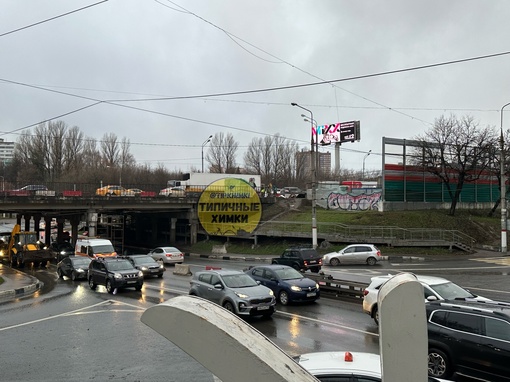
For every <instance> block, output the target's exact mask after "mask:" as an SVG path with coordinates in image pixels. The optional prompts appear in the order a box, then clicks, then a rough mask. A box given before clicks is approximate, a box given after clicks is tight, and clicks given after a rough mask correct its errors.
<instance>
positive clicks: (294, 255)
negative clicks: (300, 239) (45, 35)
mask: <svg viewBox="0 0 510 382" xmlns="http://www.w3.org/2000/svg"><path fill="white" fill-rule="evenodd" d="M271 264H283V265H288V266H290V267H292V268H294V269H295V270H297V271H302V272H305V271H306V270H307V269H309V270H310V271H312V272H314V273H318V272H319V271H320V270H321V267H322V256H321V255H319V253H318V252H317V251H316V250H315V249H314V248H308V247H297V248H288V249H286V250H285V251H283V253H282V254H281V255H280V257H274V258H273V259H272V260H271Z"/></svg>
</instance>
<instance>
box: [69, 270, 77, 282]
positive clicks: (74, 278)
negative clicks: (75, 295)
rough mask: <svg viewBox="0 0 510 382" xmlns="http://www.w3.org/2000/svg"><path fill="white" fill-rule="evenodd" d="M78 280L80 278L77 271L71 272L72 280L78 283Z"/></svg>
mask: <svg viewBox="0 0 510 382" xmlns="http://www.w3.org/2000/svg"><path fill="white" fill-rule="evenodd" d="M77 278H78V277H76V272H75V271H72V272H71V280H73V281H76V279H77Z"/></svg>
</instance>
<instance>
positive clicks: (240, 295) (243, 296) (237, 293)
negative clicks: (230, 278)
mask: <svg viewBox="0 0 510 382" xmlns="http://www.w3.org/2000/svg"><path fill="white" fill-rule="evenodd" d="M235 294H236V296H237V297H239V298H248V297H249V296H248V295H247V294H244V293H240V292H235Z"/></svg>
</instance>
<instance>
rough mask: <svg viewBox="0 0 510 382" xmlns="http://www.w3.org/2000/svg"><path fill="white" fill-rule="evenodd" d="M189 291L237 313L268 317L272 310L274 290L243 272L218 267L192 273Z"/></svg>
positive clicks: (274, 301) (273, 308)
mask: <svg viewBox="0 0 510 382" xmlns="http://www.w3.org/2000/svg"><path fill="white" fill-rule="evenodd" d="M189 294H190V295H191V296H198V297H202V298H205V299H206V300H209V301H212V302H215V303H216V304H218V305H221V306H222V307H224V308H225V309H227V310H229V311H231V312H232V313H235V314H237V315H240V316H264V317H271V315H272V314H273V313H274V312H275V305H276V299H275V297H274V293H273V291H272V290H271V289H269V288H267V287H265V286H263V285H259V283H258V282H256V281H255V280H254V279H252V278H251V277H250V276H248V275H247V274H246V273H244V272H242V271H236V270H227V269H218V270H206V271H201V272H195V273H194V274H193V278H192V280H191V282H190V289H189Z"/></svg>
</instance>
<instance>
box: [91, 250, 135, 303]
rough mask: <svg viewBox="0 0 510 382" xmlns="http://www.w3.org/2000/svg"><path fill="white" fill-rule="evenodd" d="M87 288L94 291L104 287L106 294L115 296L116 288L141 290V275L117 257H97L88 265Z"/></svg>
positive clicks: (128, 263)
mask: <svg viewBox="0 0 510 382" xmlns="http://www.w3.org/2000/svg"><path fill="white" fill-rule="evenodd" d="M88 280H89V286H90V289H96V287H97V286H98V285H104V286H105V287H106V290H107V292H108V293H112V294H115V293H116V291H117V289H118V288H130V287H132V288H135V289H136V290H137V291H139V290H142V286H143V273H142V271H139V270H138V269H136V268H134V267H133V265H132V264H131V263H130V262H129V261H128V260H126V259H122V258H119V257H97V258H95V259H92V261H91V262H90V264H89V275H88Z"/></svg>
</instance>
